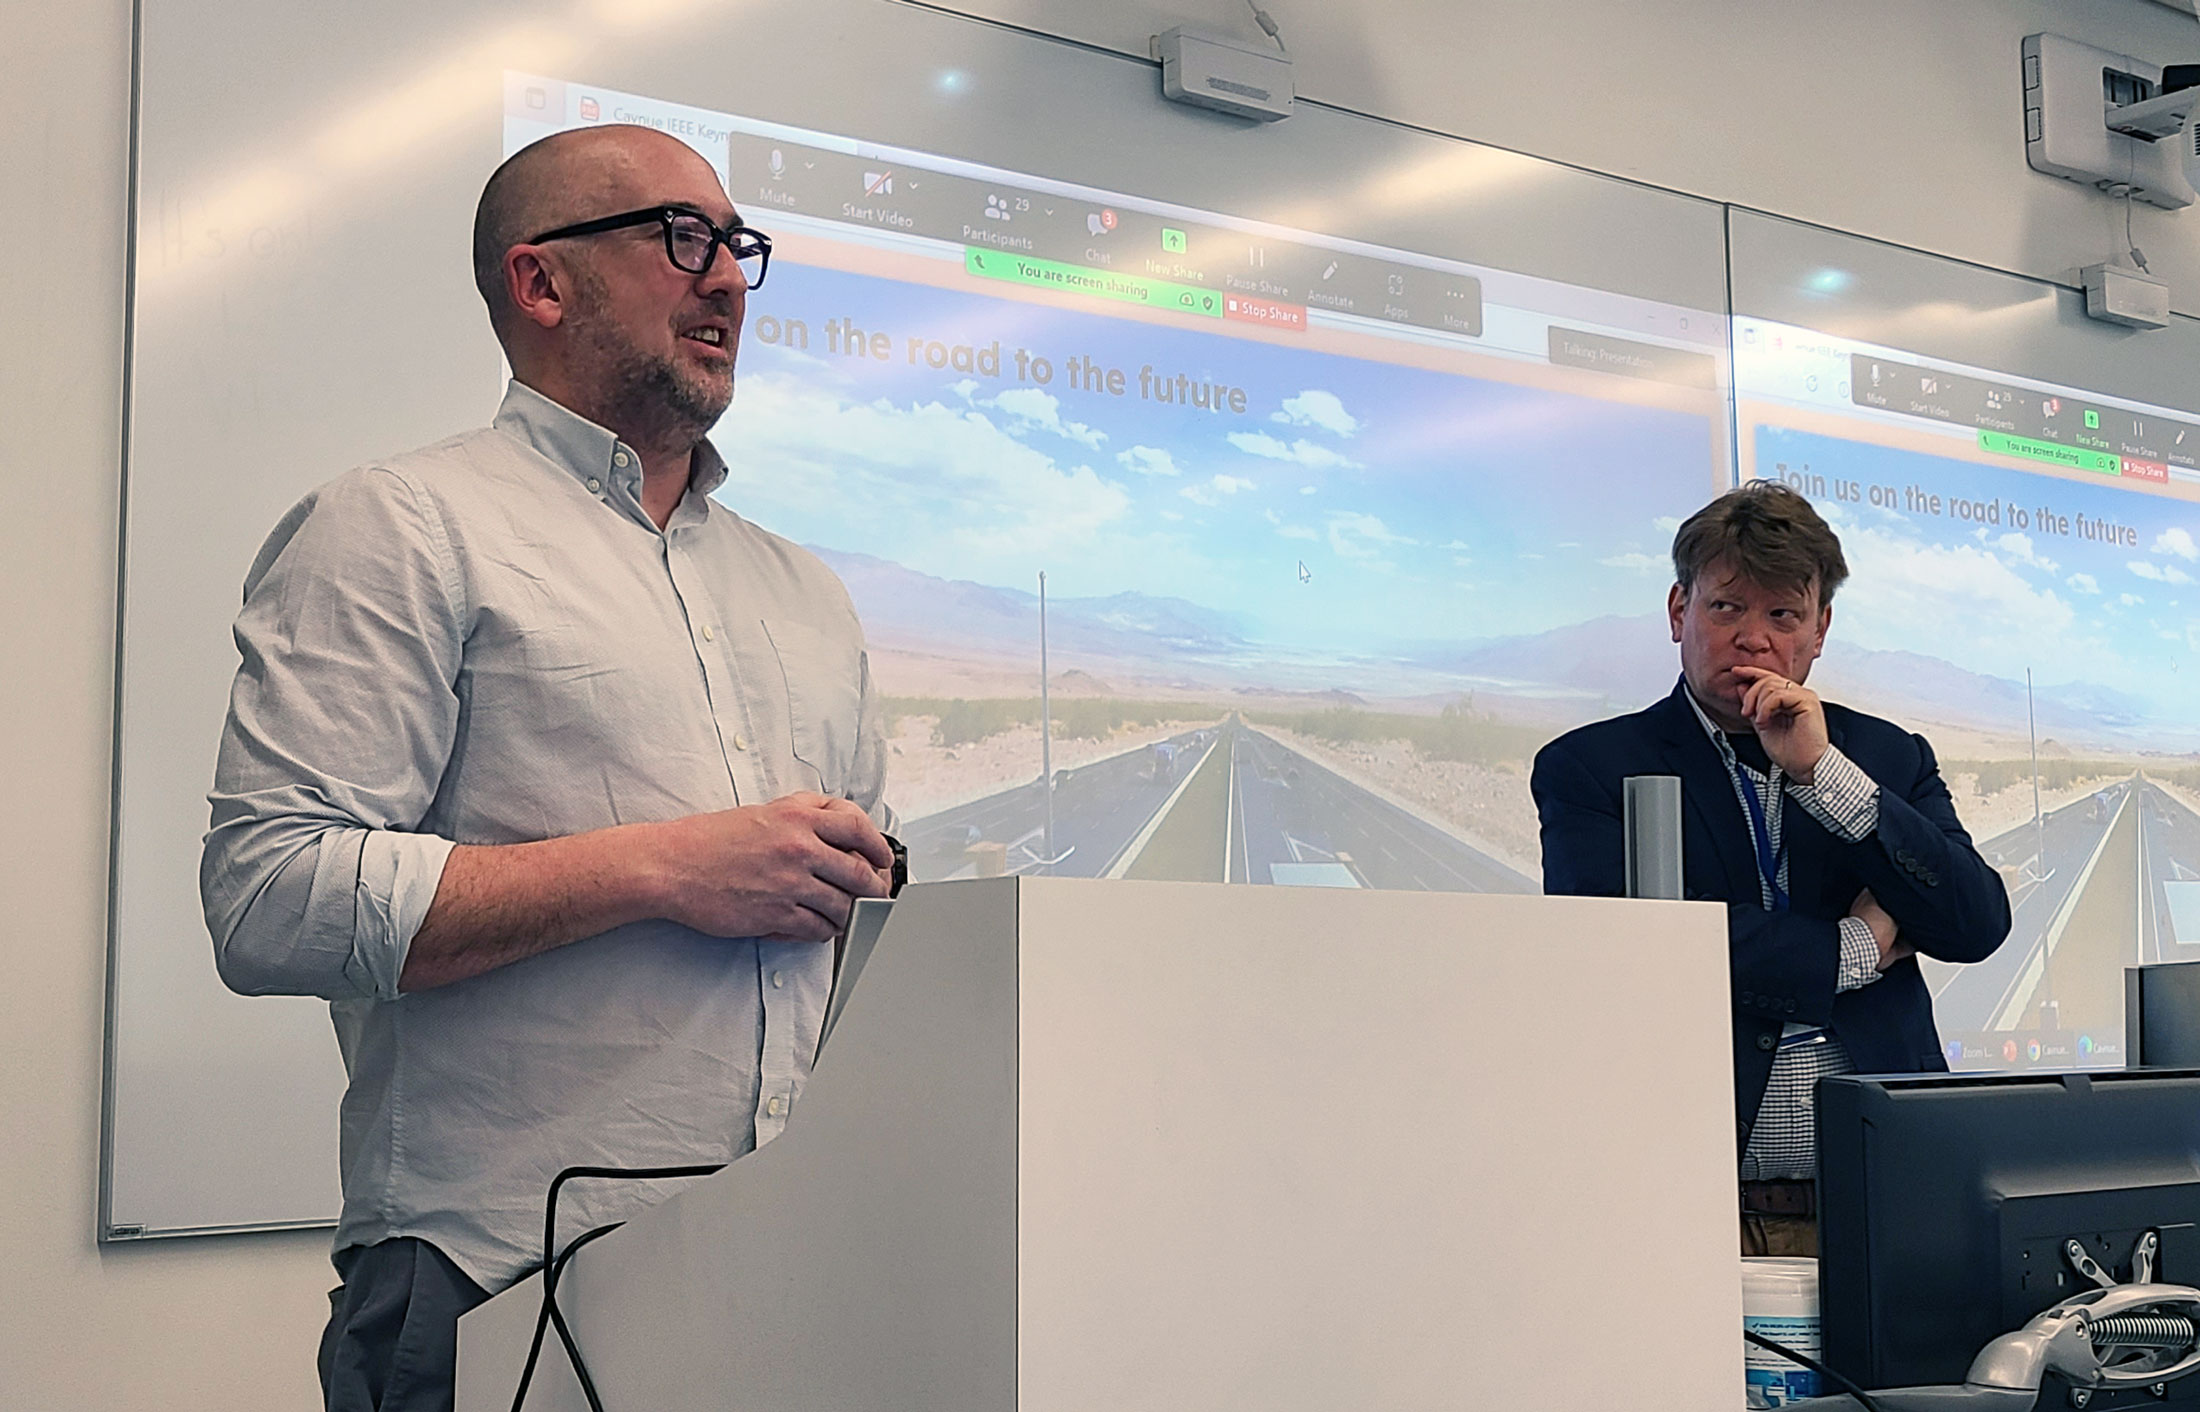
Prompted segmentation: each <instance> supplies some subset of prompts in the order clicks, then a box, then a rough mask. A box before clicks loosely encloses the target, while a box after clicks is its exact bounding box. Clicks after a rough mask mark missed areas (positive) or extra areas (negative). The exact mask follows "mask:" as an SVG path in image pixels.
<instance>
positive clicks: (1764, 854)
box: [1728, 761, 1788, 912]
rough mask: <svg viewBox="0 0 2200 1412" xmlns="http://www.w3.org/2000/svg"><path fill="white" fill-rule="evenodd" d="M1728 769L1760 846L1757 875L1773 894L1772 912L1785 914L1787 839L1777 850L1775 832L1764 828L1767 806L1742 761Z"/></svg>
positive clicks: (1786, 897)
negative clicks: (1783, 864)
mask: <svg viewBox="0 0 2200 1412" xmlns="http://www.w3.org/2000/svg"><path fill="white" fill-rule="evenodd" d="M1728 768H1729V769H1731V770H1733V772H1734V783H1735V784H1737V785H1739V786H1740V787H1741V791H1742V804H1743V806H1744V807H1745V808H1747V809H1748V810H1749V831H1750V833H1751V834H1752V835H1754V838H1753V841H1754V842H1755V843H1756V845H1757V874H1758V876H1759V877H1761V878H1763V879H1764V881H1765V888H1766V890H1768V891H1769V892H1771V894H1772V910H1773V911H1775V912H1785V911H1786V910H1787V909H1788V895H1787V889H1786V888H1784V887H1782V886H1780V855H1781V854H1783V853H1785V852H1786V851H1787V840H1786V839H1785V838H1782V839H1781V840H1780V847H1778V848H1774V847H1773V846H1772V831H1771V830H1770V829H1769V828H1767V827H1766V826H1765V810H1764V806H1763V805H1762V804H1760V803H1758V802H1757V786H1756V785H1754V784H1751V783H1750V781H1749V776H1748V775H1747V774H1746V773H1745V772H1744V771H1743V770H1742V767H1741V765H1740V763H1739V762H1735V761H1729V762H1728Z"/></svg>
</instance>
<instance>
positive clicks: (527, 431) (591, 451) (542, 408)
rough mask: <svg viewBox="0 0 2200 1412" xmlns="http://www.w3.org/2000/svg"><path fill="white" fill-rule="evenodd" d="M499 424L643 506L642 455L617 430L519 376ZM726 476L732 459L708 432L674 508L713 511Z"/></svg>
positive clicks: (589, 480) (593, 487)
mask: <svg viewBox="0 0 2200 1412" xmlns="http://www.w3.org/2000/svg"><path fill="white" fill-rule="evenodd" d="M494 425H495V426H496V429H497V430H498V431H501V432H503V433H504V434H505V435H507V436H510V437H513V438H515V439H517V440H519V441H523V442H525V443H526V444H527V445H529V446H531V447H533V448H534V449H535V450H536V451H537V452H539V453H540V454H541V455H542V457H543V459H544V460H546V461H549V462H550V463H551V464H552V465H554V466H557V467H559V468H560V469H562V470H564V471H565V472H566V473H567V474H569V475H571V476H572V477H573V478H574V479H575V480H578V481H580V482H581V483H583V484H584V485H587V486H588V487H589V491H590V493H592V494H594V493H597V492H598V487H599V486H603V487H609V488H612V489H614V490H616V491H617V492H618V493H619V498H620V499H621V500H622V501H624V502H627V503H630V504H632V505H633V506H634V508H635V510H636V512H637V513H638V512H639V509H640V502H641V494H642V458H641V457H640V455H638V454H637V453H636V452H635V450H634V448H632V447H631V446H628V445H627V444H626V443H625V442H623V441H621V440H619V438H618V436H617V435H616V434H614V433H613V432H611V431H609V430H608V429H606V428H604V427H600V426H597V425H596V424H595V423H594V422H592V421H590V420H588V418H586V417H584V416H582V415H581V414H580V413H578V412H575V411H574V410H572V409H571V408H569V407H567V406H565V405H563V404H562V403H559V402H554V401H552V400H551V399H550V398H548V397H545V396H544V395H543V394H541V393H540V392H537V391H536V390H535V389H534V388H531V387H529V386H528V385H527V384H526V383H523V382H521V381H519V379H517V378H514V379H513V380H512V382H511V384H510V386H508V387H507V388H506V389H505V392H504V402H503V404H502V405H500V406H499V407H498V408H497V415H496V421H495V423H494ZM725 482H726V463H725V460H724V458H722V457H721V456H719V454H718V448H717V447H715V446H712V445H711V444H710V442H709V440H708V439H707V438H706V439H705V440H703V441H700V442H698V443H696V447H695V461H694V464H693V466H692V468H691V470H690V472H689V475H688V489H687V495H686V497H684V498H683V499H682V501H681V503H680V507H679V508H678V509H676V510H675V511H674V512H673V514H674V517H675V519H685V518H687V516H688V513H689V512H690V511H691V510H692V512H693V513H694V514H695V515H696V517H698V518H700V517H701V516H703V515H707V514H708V513H709V497H710V493H711V492H712V491H714V490H716V489H717V488H718V487H719V486H721V485H723V484H725Z"/></svg>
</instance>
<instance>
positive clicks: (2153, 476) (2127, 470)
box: [2124, 456, 2169, 485]
mask: <svg viewBox="0 0 2200 1412" xmlns="http://www.w3.org/2000/svg"><path fill="white" fill-rule="evenodd" d="M2124 474H2125V475H2127V476H2129V477H2131V478H2132V479H2133V480H2157V481H2160V482H2161V483H2162V484H2164V485H2168V484H2169V467H2168V466H2165V465H2163V464H2162V463H2161V462H2160V461H2142V460H2140V459H2139V458H2138V457H2136V456H2126V457H2124Z"/></svg>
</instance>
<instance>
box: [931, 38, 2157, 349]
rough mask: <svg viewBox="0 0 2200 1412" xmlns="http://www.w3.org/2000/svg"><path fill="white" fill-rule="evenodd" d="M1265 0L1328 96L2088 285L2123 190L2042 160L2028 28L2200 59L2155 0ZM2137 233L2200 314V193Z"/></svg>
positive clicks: (1134, 47) (1306, 74) (1319, 93)
mask: <svg viewBox="0 0 2200 1412" xmlns="http://www.w3.org/2000/svg"><path fill="white" fill-rule="evenodd" d="M1261 3H1262V5H1263V7H1264V8H1266V9H1267V10H1268V11H1269V12H1270V13H1271V14H1272V15H1274V16H1275V18H1276V20H1277V21H1278V22H1279V24H1280V25H1281V27H1282V29H1283V37H1284V39H1285V40H1286V42H1288V43H1289V45H1290V46H1291V51H1292V54H1293V56H1294V57H1295V59H1296V60H1297V80H1298V86H1299V91H1300V93H1301V94H1302V95H1304V96H1306V97H1308V98H1314V99H1319V100H1321V101H1324V102H1329V103H1335V104H1337V105H1339V106H1342V107H1346V108H1351V109H1355V110H1358V111H1361V112H1367V113H1374V114H1378V115H1380V116H1383V117H1387V118H1393V119H1397V120H1399V121H1403V122H1409V123H1413V124H1416V125H1418V126H1422V127H1427V128H1431V129H1434V130H1436V131H1439V132H1447V133H1451V134H1453V135H1455V136H1459V137H1470V138H1473V139H1475V140H1477V141H1481V142H1489V143H1494V144H1496V145H1498V146H1500V147H1509V148H1513V149H1515V150H1518V151H1522V152H1529V153H1533V154H1534V155H1536V156H1539V157H1548V158H1551V159H1553V160H1555V161H1562V162H1569V163H1572V164H1574V165H1577V166H1583V167H1589V168H1592V169H1594V170H1597V171H1602V172H1609V173H1612V174H1615V175H1619V176H1626V177H1633V178H1635V179H1637V180H1641V181H1646V182H1650V183H1653V184H1655V185H1658V186H1665V187H1671V188H1673V189H1676V190H1680V191H1686V192H1690V193H1692V194H1694V195H1698V196H1705V197H1710V198H1712V199H1714V200H1719V201H1731V202H1734V203H1736V204H1738V205H1744V206H1753V207H1756V208H1758V209H1760V210H1765V211H1771V212H1774V213H1776V214H1779V215H1783V216H1793V217H1796V218H1798V219H1802V220H1807V221H1814V222H1817V223H1819V224H1822V225H1829V226H1833V227H1836V228H1838V229H1842V230H1848V231H1853V232H1855V233H1857V234H1860V235H1868V236H1873V237H1876V238H1878V239H1881V240H1888V241H1892V242H1894V243H1896V244H1900V245H1909V246H1915V247H1917V248H1919V249H1922V250H1930V251H1933V252H1936V253H1938V254H1943V255H1952V256H1955V257H1957V258H1959V259H1964V260H1970V261H1973V262H1975V263H1978V264H1982V265H1990V266H1993V267H1995V268H1998V269H2005V270H2012V271H2015V272H2017V273H2020V274H2029V275H2035V276H2038V277H2040V278H2043V279H2050V280H2055V281H2058V282H2061V283H2065V284H2071V285H2075V284H2076V283H2077V275H2076V272H2077V269H2078V267H2080V266H2082V265H2090V264H2095V263H2098V262H2099V261H2100V260H2102V259H2104V258H2106V257H2108V256H2109V255H2110V254H2112V253H2114V252H2116V251H2119V250H2121V249H2122V248H2123V245H2122V239H2123V203H2121V202H2116V201H2110V200H2109V199H2108V198H2107V197H2105V196H2102V195H2100V194H2099V193H2097V192H2094V191H2092V190H2091V189H2090V188H2086V187H2081V186H2079V185H2077V184H2076V183H2073V182H2068V181H2063V180H2061V179H2060V178H2057V177H2050V176H2044V175H2042V174H2040V173H2038V172H2035V171H2033V170H2031V169H2030V168H2029V167H2027V166H2026V165H2025V162H2024V115H2023V97H2022V95H2023V87H2022V80H2021V78H2020V75H2019V67H2018V46H2019V45H2020V44H2021V43H2022V42H2023V39H2024V37H2025V36H2026V35H2028V34H2036V33H2040V32H2042V31H2046V32H2049V33H2056V34H2063V35H2067V36H2069V37H2071V38H2074V39H2078V40H2082V41H2083V42H2085V43H2088V44H2091V45H2094V46H2095V47H2097V48H2102V49H2108V50H2111V51H2114V52H2118V53H2130V54H2136V55H2139V56H2141V57H2143V58H2146V59H2148V60H2150V61H2152V62H2155V63H2185V62H2194V61H2200V23H2196V22H2195V21H2194V19H2193V18H2192V16H2190V15H2180V14H2178V13H2176V12H2175V11H2173V10H2170V9H2168V8H2166V7H2164V6H2162V5H2157V4H2153V3H2150V0H1346V3H1342V4H1340V3H1336V0H1261ZM942 8H950V9H955V10H960V11H964V12H966V13H970V14H975V15H983V16H985V17H987V18H991V19H996V20H1000V21H1003V22H1006V23H1010V24H1015V25H1020V26H1023V27H1025V28H1029V29H1035V30H1042V31H1045V32H1048V33H1053V34H1060V35H1064V36H1067V37H1071V38H1075V39H1079V40H1082V41H1084V42H1086V43H1089V44H1096V45H1100V46H1102V47H1105V48H1110V49H1115V50H1119V51H1122V52H1125V53H1136V54H1144V53H1146V51H1147V39H1148V37H1149V36H1150V35H1152V34H1155V33H1157V32H1159V31H1160V30H1163V29H1167V28H1169V27H1170V26H1172V25H1176V24H1187V25H1193V26H1194V27H1205V28H1208V29H1211V30H1220V31H1223V32H1226V33H1234V34H1238V35H1241V36H1244V37H1246V38H1249V39H1260V38H1262V36H1261V34H1260V31H1259V30H1258V29H1256V28H1255V27H1254V25H1253V21H1252V18H1251V12H1250V10H1249V9H1248V8H1247V6H1246V5H1245V3H1244V0H1109V3H1105V4H1096V3H1093V0H949V3H948V4H946V5H944V6H943V7H942ZM2133 230H2134V233H2135V234H2136V235H2137V237H2138V244H2139V246H2140V248H2141V249H2142V250H2144V251H2145V252H2146V253H2147V257H2148V260H2149V262H2150V263H2151V264H2152V266H2153V268H2154V269H2155V271H2156V272H2157V273H2161V274H2165V275H2167V276H2168V277H2169V279H2170V281H2171V287H2172V294H2173V301H2174V307H2176V308H2178V309H2180V310H2182V311H2185V312H2188V313H2200V206H2196V207H2193V208H2191V209H2190V210H2188V211H2186V212H2184V213H2182V214H2175V213H2164V212H2157V211H2155V210H2154V209H2153V208H2151V207H2148V206H2144V205H2141V206H2139V207H2137V208H2136V211H2135V213H2134V219H2133Z"/></svg>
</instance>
